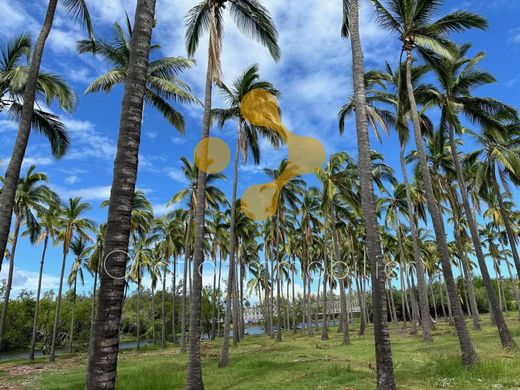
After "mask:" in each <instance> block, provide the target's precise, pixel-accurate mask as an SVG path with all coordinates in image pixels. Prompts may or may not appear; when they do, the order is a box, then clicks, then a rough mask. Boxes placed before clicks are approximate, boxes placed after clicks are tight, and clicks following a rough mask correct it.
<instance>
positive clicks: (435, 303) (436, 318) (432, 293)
mask: <svg viewBox="0 0 520 390" xmlns="http://www.w3.org/2000/svg"><path fill="white" fill-rule="evenodd" d="M429 285H430V293H431V295H432V303H433V313H434V315H435V321H438V319H439V315H438V313H437V302H436V301H435V293H434V291H433V284H432V280H431V278H430V283H429Z"/></svg>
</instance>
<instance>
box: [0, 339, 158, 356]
mask: <svg viewBox="0 0 520 390" xmlns="http://www.w3.org/2000/svg"><path fill="white" fill-rule="evenodd" d="M152 344H153V340H141V347H146V346H148V345H152ZM135 348H137V341H125V342H123V343H120V344H119V349H120V350H124V349H135ZM67 352H68V349H66V348H56V355H63V354H64V353H67ZM29 354H30V351H18V352H7V353H3V354H2V355H1V356H0V359H1V360H2V361H7V360H18V359H29ZM39 356H49V354H47V355H44V354H43V353H42V351H41V350H36V351H34V357H35V358H36V357H39Z"/></svg>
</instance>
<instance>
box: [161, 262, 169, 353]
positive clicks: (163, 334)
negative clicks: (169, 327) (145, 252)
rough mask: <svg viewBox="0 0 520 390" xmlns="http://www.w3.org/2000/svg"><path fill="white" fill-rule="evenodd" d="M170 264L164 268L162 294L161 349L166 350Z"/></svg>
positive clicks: (166, 264)
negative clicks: (167, 289) (167, 274)
mask: <svg viewBox="0 0 520 390" xmlns="http://www.w3.org/2000/svg"><path fill="white" fill-rule="evenodd" d="M167 269H168V263H167V262H166V263H165V265H164V268H163V280H162V293H161V348H166V270H167Z"/></svg>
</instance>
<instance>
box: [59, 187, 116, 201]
mask: <svg viewBox="0 0 520 390" xmlns="http://www.w3.org/2000/svg"><path fill="white" fill-rule="evenodd" d="M53 188H54V189H55V190H56V192H58V194H59V195H60V197H61V198H63V199H68V198H75V197H78V196H79V197H80V198H82V199H83V200H90V201H92V200H98V201H103V200H106V199H108V198H110V188H111V186H95V187H86V188H77V189H67V188H63V187H60V186H58V185H54V187H53Z"/></svg>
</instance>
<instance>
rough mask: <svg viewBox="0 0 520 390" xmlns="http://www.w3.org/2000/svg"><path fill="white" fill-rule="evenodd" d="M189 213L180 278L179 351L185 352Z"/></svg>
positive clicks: (189, 232) (189, 231) (189, 234)
mask: <svg viewBox="0 0 520 390" xmlns="http://www.w3.org/2000/svg"><path fill="white" fill-rule="evenodd" d="M191 215H192V211H191V210H190V216H189V217H188V224H187V226H186V237H185V240H184V265H183V278H182V296H181V348H180V351H181V353H186V344H187V343H186V314H187V311H188V309H187V305H188V297H187V294H188V291H187V286H188V268H189V266H190V260H189V259H190V256H191V254H190V237H191Z"/></svg>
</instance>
